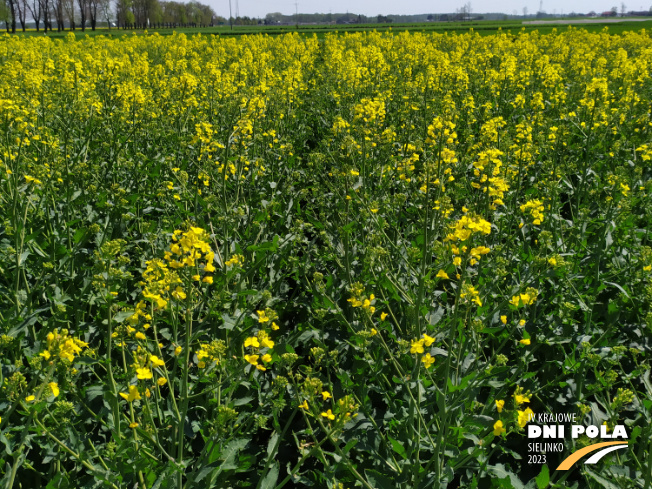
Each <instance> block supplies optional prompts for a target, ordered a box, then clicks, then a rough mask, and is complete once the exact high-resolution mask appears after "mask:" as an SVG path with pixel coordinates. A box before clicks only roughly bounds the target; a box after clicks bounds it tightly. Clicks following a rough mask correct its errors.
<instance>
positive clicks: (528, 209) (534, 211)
mask: <svg viewBox="0 0 652 489" xmlns="http://www.w3.org/2000/svg"><path fill="white" fill-rule="evenodd" d="M543 210H544V207H543V201H541V200H538V199H536V200H529V201H528V202H526V203H525V204H523V205H522V206H521V212H523V213H524V214H530V216H531V217H532V224H534V225H535V226H539V225H540V224H541V223H542V222H543Z"/></svg>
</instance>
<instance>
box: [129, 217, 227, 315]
mask: <svg viewBox="0 0 652 489" xmlns="http://www.w3.org/2000/svg"><path fill="white" fill-rule="evenodd" d="M172 239H173V241H174V243H173V244H172V246H170V251H166V252H165V259H164V260H161V259H158V258H155V259H153V260H150V261H148V262H146V265H147V269H146V270H145V271H144V272H143V279H144V281H143V282H141V284H142V285H144V289H143V297H145V298H146V299H149V300H150V301H152V302H153V303H155V304H156V307H157V308H158V309H165V308H166V307H167V304H168V302H169V300H170V298H171V297H172V298H174V299H176V300H179V301H182V300H184V299H186V297H187V293H186V290H184V288H183V287H182V286H181V285H180V284H183V280H182V279H181V276H180V275H179V271H180V270H181V269H184V268H187V269H189V270H190V271H191V273H192V274H193V275H192V277H191V278H192V280H193V281H195V282H199V281H201V282H203V283H207V284H212V283H213V275H212V272H214V271H215V266H214V265H213V260H214V258H215V254H214V253H213V251H212V250H211V247H210V245H209V244H208V234H207V233H206V231H204V230H203V229H202V228H198V227H191V228H190V229H189V230H188V231H186V232H183V231H180V230H178V229H177V230H176V231H174V234H173V236H172ZM135 315H140V313H139V312H138V310H137V311H136V313H135Z"/></svg>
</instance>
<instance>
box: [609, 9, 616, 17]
mask: <svg viewBox="0 0 652 489" xmlns="http://www.w3.org/2000/svg"><path fill="white" fill-rule="evenodd" d="M617 15H618V8H617V7H611V11H610V16H611V17H616V16H617Z"/></svg>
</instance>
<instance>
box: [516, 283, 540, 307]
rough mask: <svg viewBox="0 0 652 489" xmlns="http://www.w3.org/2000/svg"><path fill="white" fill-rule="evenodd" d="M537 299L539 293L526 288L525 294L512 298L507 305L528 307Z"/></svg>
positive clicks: (533, 289)
mask: <svg viewBox="0 0 652 489" xmlns="http://www.w3.org/2000/svg"><path fill="white" fill-rule="evenodd" d="M538 297H539V291H538V290H537V289H535V288H533V287H528V288H527V289H525V293H523V294H518V295H515V296H513V297H512V300H511V301H509V303H510V304H512V305H513V306H515V307H520V306H529V305H531V304H534V303H535V302H536V300H537V298H538Z"/></svg>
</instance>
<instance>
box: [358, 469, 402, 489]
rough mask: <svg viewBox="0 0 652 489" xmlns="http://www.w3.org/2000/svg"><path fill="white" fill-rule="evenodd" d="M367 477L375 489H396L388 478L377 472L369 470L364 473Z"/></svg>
mask: <svg viewBox="0 0 652 489" xmlns="http://www.w3.org/2000/svg"><path fill="white" fill-rule="evenodd" d="M364 474H365V475H366V476H367V481H368V482H369V484H370V485H371V487H373V488H374V489H394V487H395V486H394V483H393V482H392V481H391V479H389V478H388V477H385V476H384V475H383V474H381V473H380V472H378V471H377V470H373V469H367V470H365V471H364Z"/></svg>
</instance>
